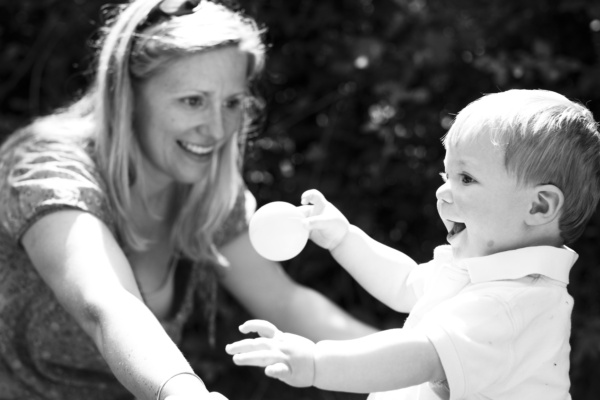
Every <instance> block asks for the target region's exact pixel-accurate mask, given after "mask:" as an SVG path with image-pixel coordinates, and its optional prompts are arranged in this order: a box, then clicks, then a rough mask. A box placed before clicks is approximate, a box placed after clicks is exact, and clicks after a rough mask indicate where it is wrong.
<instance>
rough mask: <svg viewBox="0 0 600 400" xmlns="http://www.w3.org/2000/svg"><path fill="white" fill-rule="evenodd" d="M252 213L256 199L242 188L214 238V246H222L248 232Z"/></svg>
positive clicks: (254, 209)
mask: <svg viewBox="0 0 600 400" xmlns="http://www.w3.org/2000/svg"><path fill="white" fill-rule="evenodd" d="M254 211H256V199H255V198H254V196H253V195H252V193H250V191H249V190H248V189H247V188H246V187H245V186H243V187H242V188H241V189H240V191H239V193H238V197H237V199H236V201H235V205H234V206H233V210H231V212H230V213H229V216H228V217H227V219H226V220H225V223H224V224H223V227H222V228H221V229H220V230H219V231H217V232H216V234H215V236H214V243H215V245H216V246H217V247H220V246H223V245H225V244H227V242H229V241H230V240H232V239H234V238H236V237H237V236H239V235H240V234H242V233H244V232H246V231H248V224H249V222H250V218H251V217H252V214H254Z"/></svg>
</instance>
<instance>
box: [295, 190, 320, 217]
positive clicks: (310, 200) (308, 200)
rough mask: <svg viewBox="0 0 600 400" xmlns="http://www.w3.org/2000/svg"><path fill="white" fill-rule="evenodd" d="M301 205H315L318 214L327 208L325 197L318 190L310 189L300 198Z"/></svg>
mask: <svg viewBox="0 0 600 400" xmlns="http://www.w3.org/2000/svg"><path fill="white" fill-rule="evenodd" d="M300 203H301V204H304V205H306V204H314V205H315V206H316V208H317V211H318V212H321V211H322V210H323V208H324V207H325V203H326V200H325V196H323V194H322V193H321V192H319V191H318V190H317V189H310V190H307V191H306V192H304V193H302V197H301V198H300Z"/></svg>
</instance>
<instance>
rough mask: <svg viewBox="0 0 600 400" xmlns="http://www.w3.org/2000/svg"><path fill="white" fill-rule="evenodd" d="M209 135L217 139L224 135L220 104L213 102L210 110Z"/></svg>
mask: <svg viewBox="0 0 600 400" xmlns="http://www.w3.org/2000/svg"><path fill="white" fill-rule="evenodd" d="M210 135H211V136H212V137H213V138H214V139H215V140H217V141H219V140H222V139H223V138H224V137H225V122H224V121H223V112H222V110H221V107H220V104H213V105H212V107H211V112H210Z"/></svg>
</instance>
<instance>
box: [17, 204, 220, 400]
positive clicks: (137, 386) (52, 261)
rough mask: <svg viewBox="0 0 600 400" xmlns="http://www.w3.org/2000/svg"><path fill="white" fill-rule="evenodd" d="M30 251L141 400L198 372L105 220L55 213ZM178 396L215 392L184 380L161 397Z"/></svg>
mask: <svg viewBox="0 0 600 400" xmlns="http://www.w3.org/2000/svg"><path fill="white" fill-rule="evenodd" d="M22 244H23V246H24V248H25V250H26V251H27V253H28V255H29V257H30V258H31V260H32V262H33V265H34V266H35V268H36V269H37V270H38V272H39V273H40V275H41V277H42V278H43V279H44V281H45V282H46V283H47V284H48V286H49V287H50V288H51V289H52V291H53V292H54V294H55V295H56V297H57V299H58V301H59V302H60V303H61V304H62V305H63V307H64V308H65V309H66V310H67V311H68V312H69V313H70V314H71V315H73V317H74V318H75V319H76V320H77V322H78V323H79V325H81V327H82V328H83V329H84V331H85V332H86V333H87V334H89V335H90V337H91V338H92V339H93V341H94V343H95V344H96V346H97V347H98V350H99V351H100V353H101V354H102V356H103V357H104V359H105V360H106V362H107V363H108V365H109V366H110V368H111V370H112V371H113V373H114V374H115V376H116V377H117V379H118V380H119V381H120V382H121V383H122V384H123V385H124V386H125V387H126V388H127V389H128V390H130V391H131V392H132V393H133V394H134V395H135V396H136V397H137V398H139V399H155V398H156V392H157V390H158V388H159V387H160V385H162V383H163V382H165V381H167V379H169V378H170V377H173V376H174V375H175V374H177V373H181V372H184V371H187V372H192V369H191V367H190V366H189V364H188V363H187V361H186V360H185V358H184V357H183V355H182V354H181V352H180V351H179V349H178V348H177V346H176V345H175V344H174V343H173V342H172V340H171V339H170V338H169V336H168V335H167V334H166V332H165V331H164V329H163V328H162V326H161V325H160V323H159V322H158V320H157V319H156V318H155V317H154V315H153V314H152V312H151V311H150V310H149V309H148V308H147V307H146V306H145V305H144V303H143V301H142V300H141V295H140V293H139V290H138V287H137V284H136V281H135V278H134V275H133V272H132V270H131V267H130V265H129V263H128V261H127V259H126V258H125V255H124V254H123V252H122V250H121V249H120V247H119V246H118V244H117V243H116V241H115V239H114V237H113V236H112V234H111V232H110V231H109V230H108V228H107V227H106V225H105V224H104V223H102V222H101V221H100V220H99V219H97V218H96V217H94V216H92V215H91V214H88V213H84V212H81V211H76V210H69V211H58V212H54V213H51V214H48V215H46V216H44V217H42V218H41V219H40V220H39V221H37V222H35V223H34V224H33V225H32V226H31V227H30V228H29V229H28V230H27V232H26V233H25V235H24V236H23V239H22ZM175 394H182V395H186V394H187V395H189V394H195V395H196V396H202V395H204V394H206V395H208V391H207V390H206V388H205V386H204V384H203V382H202V381H201V380H199V379H197V378H196V377H194V376H192V375H178V376H176V377H174V378H173V379H171V380H170V381H169V382H168V383H167V385H166V386H165V387H164V389H163V390H162V396H161V398H162V399H164V398H165V397H167V396H169V395H175ZM195 398H196V397H195ZM197 398H201V397H197ZM202 398H204V397H202Z"/></svg>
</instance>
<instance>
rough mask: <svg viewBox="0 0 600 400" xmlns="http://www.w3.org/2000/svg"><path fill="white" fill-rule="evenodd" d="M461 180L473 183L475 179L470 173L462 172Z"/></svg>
mask: <svg viewBox="0 0 600 400" xmlns="http://www.w3.org/2000/svg"><path fill="white" fill-rule="evenodd" d="M460 181H461V182H462V183H465V184H469V183H473V182H475V180H474V179H473V178H471V177H470V176H469V175H465V174H462V175H461V176H460Z"/></svg>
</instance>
